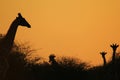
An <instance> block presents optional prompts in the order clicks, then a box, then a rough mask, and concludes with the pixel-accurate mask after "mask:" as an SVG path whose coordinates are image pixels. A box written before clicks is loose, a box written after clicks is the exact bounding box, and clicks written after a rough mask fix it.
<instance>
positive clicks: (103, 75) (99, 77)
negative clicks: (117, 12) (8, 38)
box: [0, 37, 120, 80]
mask: <svg viewBox="0 0 120 80" xmlns="http://www.w3.org/2000/svg"><path fill="white" fill-rule="evenodd" d="M0 38H1V37H0ZM110 47H111V48H112V49H113V55H112V58H111V60H110V61H109V62H106V58H105V54H107V52H105V51H103V52H100V54H101V55H102V58H103V65H100V66H90V65H89V64H87V63H85V62H82V61H81V60H79V59H76V58H71V57H59V58H56V56H55V55H54V54H50V56H48V59H49V61H44V60H42V58H41V57H35V58H31V55H32V54H33V53H34V50H33V49H31V47H30V46H27V44H18V43H16V44H14V46H13V48H12V51H11V52H10V54H9V57H8V63H9V70H8V72H7V76H6V80H120V55H119V53H117V52H116V50H117V48H118V47H119V45H117V44H112V45H110Z"/></svg>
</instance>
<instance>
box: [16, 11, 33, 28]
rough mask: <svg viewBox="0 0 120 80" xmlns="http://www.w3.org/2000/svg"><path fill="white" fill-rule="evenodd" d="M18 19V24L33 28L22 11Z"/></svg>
mask: <svg viewBox="0 0 120 80" xmlns="http://www.w3.org/2000/svg"><path fill="white" fill-rule="evenodd" d="M16 19H17V21H18V25H21V26H26V27H28V28H31V25H30V24H29V23H28V22H27V21H26V20H25V18H23V17H22V15H21V14H20V13H18V17H17V18H16Z"/></svg>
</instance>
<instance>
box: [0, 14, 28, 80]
mask: <svg viewBox="0 0 120 80" xmlns="http://www.w3.org/2000/svg"><path fill="white" fill-rule="evenodd" d="M20 25H21V26H26V27H28V28H30V24H29V23H28V22H27V21H26V20H25V19H24V18H23V17H22V16H21V14H20V13H18V17H16V19H15V20H14V21H13V22H12V24H11V25H10V28H9V29H8V32H7V34H6V35H5V36H4V37H3V38H2V39H1V40H0V80H4V79H5V76H6V73H7V70H8V68H9V63H8V61H7V57H8V56H9V53H10V51H11V49H12V47H13V43H14V39H15V35H16V32H17V28H18V26H20Z"/></svg>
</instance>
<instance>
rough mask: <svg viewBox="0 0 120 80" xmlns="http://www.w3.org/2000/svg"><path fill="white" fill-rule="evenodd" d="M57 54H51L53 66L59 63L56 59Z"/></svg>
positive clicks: (50, 60) (50, 59) (50, 58)
mask: <svg viewBox="0 0 120 80" xmlns="http://www.w3.org/2000/svg"><path fill="white" fill-rule="evenodd" d="M55 57H56V56H55V55H54V54H51V55H50V56H49V62H50V63H51V65H52V66H56V65H58V63H57V62H56V60H55Z"/></svg>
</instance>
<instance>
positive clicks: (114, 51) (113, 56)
mask: <svg viewBox="0 0 120 80" xmlns="http://www.w3.org/2000/svg"><path fill="white" fill-rule="evenodd" d="M110 47H111V48H112V50H113V55H112V62H113V63H114V62H115V54H116V50H117V48H118V47H119V45H118V44H112V45H110Z"/></svg>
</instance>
